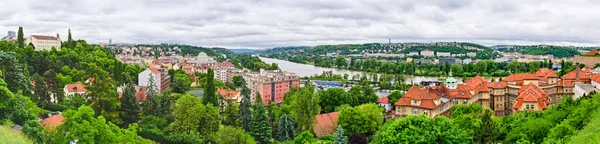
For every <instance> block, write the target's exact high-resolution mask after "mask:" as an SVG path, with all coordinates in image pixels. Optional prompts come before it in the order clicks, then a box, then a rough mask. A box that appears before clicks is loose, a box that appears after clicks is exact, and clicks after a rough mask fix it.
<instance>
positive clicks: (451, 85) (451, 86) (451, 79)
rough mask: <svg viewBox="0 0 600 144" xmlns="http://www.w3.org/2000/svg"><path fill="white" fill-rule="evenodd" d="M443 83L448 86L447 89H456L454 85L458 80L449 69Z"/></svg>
mask: <svg viewBox="0 0 600 144" xmlns="http://www.w3.org/2000/svg"><path fill="white" fill-rule="evenodd" d="M445 85H446V88H448V89H456V86H457V85H458V80H456V79H455V78H454V77H452V70H450V73H449V75H448V78H446V83H445Z"/></svg>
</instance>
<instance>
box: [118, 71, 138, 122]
mask: <svg viewBox="0 0 600 144" xmlns="http://www.w3.org/2000/svg"><path fill="white" fill-rule="evenodd" d="M135 93H136V92H135V86H134V85H133V82H131V81H129V83H128V84H127V86H126V87H125V89H124V90H123V96H122V97H121V111H123V116H122V118H123V125H129V124H132V123H136V122H137V121H138V120H140V113H141V108H140V105H139V104H138V102H137V98H136V95H135Z"/></svg>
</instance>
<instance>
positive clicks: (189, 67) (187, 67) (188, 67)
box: [182, 65, 194, 69]
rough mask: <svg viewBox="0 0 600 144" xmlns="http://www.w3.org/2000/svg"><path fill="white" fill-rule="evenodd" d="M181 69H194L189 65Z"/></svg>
mask: <svg viewBox="0 0 600 144" xmlns="http://www.w3.org/2000/svg"><path fill="white" fill-rule="evenodd" d="M182 68H183V69H192V68H194V66H191V65H184V66H183V67H182Z"/></svg>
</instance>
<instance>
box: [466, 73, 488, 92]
mask: <svg viewBox="0 0 600 144" xmlns="http://www.w3.org/2000/svg"><path fill="white" fill-rule="evenodd" d="M485 82H487V80H485V79H484V78H482V77H481V76H475V77H473V78H471V79H470V80H467V81H466V82H465V84H467V86H469V88H470V89H475V88H476V87H477V86H478V85H481V84H483V83H485Z"/></svg>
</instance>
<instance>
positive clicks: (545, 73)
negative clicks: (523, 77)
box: [535, 68, 558, 78]
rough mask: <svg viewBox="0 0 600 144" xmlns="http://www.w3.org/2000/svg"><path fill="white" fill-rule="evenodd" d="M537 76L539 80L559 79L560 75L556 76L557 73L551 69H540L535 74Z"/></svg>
mask: <svg viewBox="0 0 600 144" xmlns="http://www.w3.org/2000/svg"><path fill="white" fill-rule="evenodd" d="M535 75H536V76H537V77H539V78H542V77H544V78H556V77H558V75H557V74H556V72H554V71H553V70H551V69H549V68H541V69H538V71H537V72H535Z"/></svg>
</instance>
